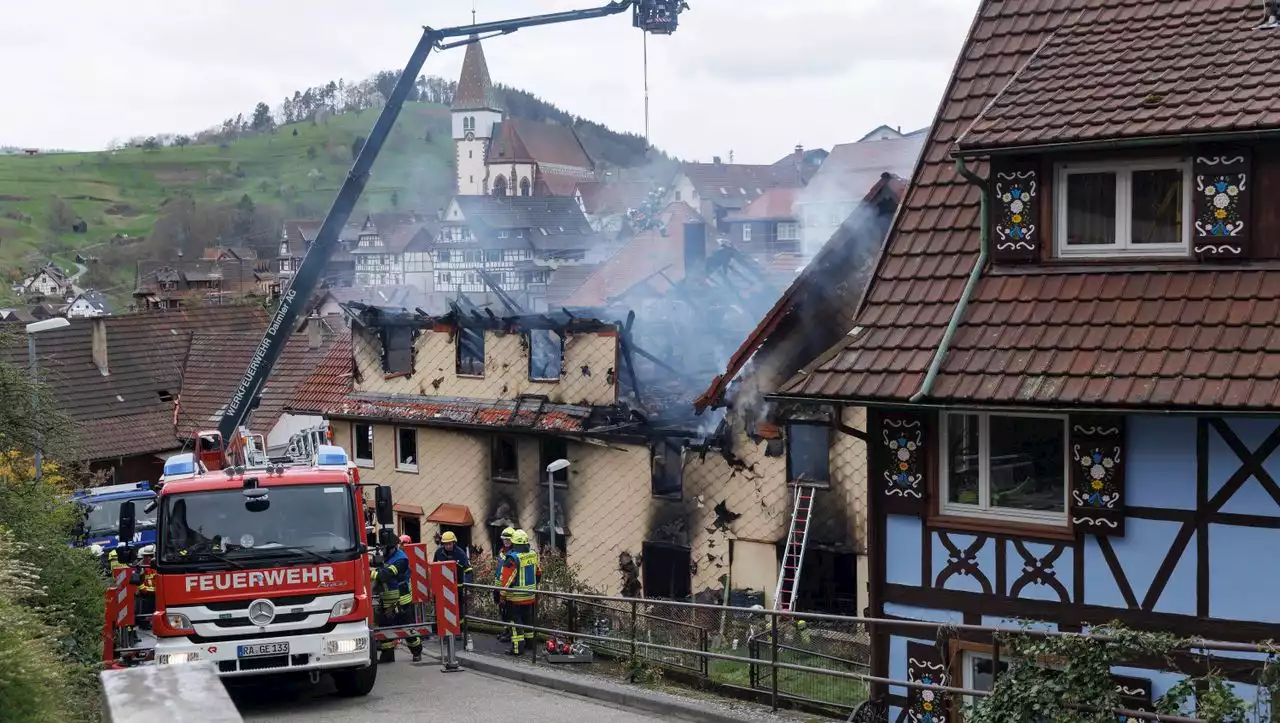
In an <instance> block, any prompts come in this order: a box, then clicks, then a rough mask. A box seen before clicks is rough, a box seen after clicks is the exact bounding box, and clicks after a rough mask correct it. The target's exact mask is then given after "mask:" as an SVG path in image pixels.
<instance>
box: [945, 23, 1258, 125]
mask: <svg viewBox="0 0 1280 723" xmlns="http://www.w3.org/2000/svg"><path fill="white" fill-rule="evenodd" d="M1056 4H1057V5H1064V3H1056ZM1071 5H1072V6H1073V7H1075V8H1078V9H1079V11H1080V12H1079V14H1077V15H1073V16H1069V17H1068V18H1066V21H1065V22H1064V23H1063V24H1062V25H1058V26H1055V27H1053V28H1050V30H1052V31H1053V33H1052V35H1050V36H1048V37H1046V38H1045V40H1044V45H1043V46H1042V47H1041V48H1040V50H1039V51H1038V52H1036V53H1035V54H1034V55H1032V56H1031V57H1030V58H1029V59H1026V61H1025V62H1024V63H1019V65H1020V66H1021V68H1020V69H1019V70H1018V72H1017V75H1016V76H1015V77H1014V79H1013V81H1012V82H1010V83H1009V85H1008V87H1006V88H1004V90H1002V91H1001V92H1000V94H999V95H998V96H996V98H995V99H994V100H993V101H992V102H991V104H990V105H988V106H987V108H986V110H984V111H983V112H982V114H981V115H980V116H979V117H978V118H977V120H976V121H974V123H973V125H972V127H970V129H969V130H968V131H967V132H966V133H965V134H964V135H963V136H961V138H960V141H959V145H960V147H961V148H963V149H967V150H977V149H994V148H1000V147H1006V148H1007V147H1021V146H1036V145H1041V144H1048V143H1054V144H1059V143H1077V142H1088V141H1099V140H1112V139H1118V138H1141V137H1150V136H1169V135H1176V134H1187V135H1192V134H1205V133H1224V132H1232V131H1249V132H1252V131H1256V130H1261V129H1266V128H1272V129H1276V128H1280V90H1277V88H1276V84H1275V82H1274V78H1275V77H1276V74H1277V72H1280V33H1277V31H1276V30H1257V27H1258V25H1259V23H1260V22H1261V18H1262V15H1263V13H1262V6H1261V3H1259V2H1257V1H1256V0H1195V1H1191V0H1176V1H1165V2H1147V1H1146V0H1124V1H1116V0H1111V1H1109V2H1107V1H1104V0H1084V1H1081V0H1077V2H1074V3H1071ZM1001 29H1002V28H1000V27H998V26H997V27H995V28H994V29H993V32H999V31H1000V30H1001ZM1226 88H1230V92H1225V90H1224V89H1226Z"/></svg>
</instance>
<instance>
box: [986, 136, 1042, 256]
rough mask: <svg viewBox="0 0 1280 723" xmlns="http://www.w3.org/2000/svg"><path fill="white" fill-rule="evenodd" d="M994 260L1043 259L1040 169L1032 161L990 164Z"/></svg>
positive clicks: (990, 211) (991, 228)
mask: <svg viewBox="0 0 1280 723" xmlns="http://www.w3.org/2000/svg"><path fill="white" fill-rule="evenodd" d="M990 183H991V197H990V198H989V199H988V203H989V206H990V208H989V210H988V213H989V214H990V216H991V223H990V234H991V235H990V243H991V259H992V261H994V262H995V263H998V264H1026V263H1032V262H1035V261H1039V260H1040V239H1041V236H1042V234H1041V232H1040V168H1039V165H1038V164H1036V163H1034V162H1029V161H1012V160H1008V161H1006V160H1003V159H995V160H992V162H991V181H990Z"/></svg>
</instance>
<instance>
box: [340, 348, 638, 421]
mask: <svg viewBox="0 0 1280 723" xmlns="http://www.w3.org/2000/svg"><path fill="white" fill-rule="evenodd" d="M354 345H355V356H356V363H357V365H358V368H359V370H360V381H359V382H357V383H356V385H355V391H357V392H371V393H376V394H409V395H421V396H440V397H465V398H468V399H514V398H515V397H518V396H520V395H521V394H542V395H546V396H547V397H548V398H549V399H550V400H551V401H552V402H555V403H562V404H579V405H583V406H593V405H607V404H613V403H614V402H615V401H616V385H615V383H614V382H615V381H616V374H614V373H612V372H613V371H614V370H616V369H617V337H616V336H612V335H609V334H591V333H586V334H578V335H575V336H570V337H568V338H567V339H566V340H565V348H564V363H563V371H562V373H561V377H560V382H559V383H554V382H534V381H530V380H529V359H528V356H529V353H528V350H527V348H526V347H525V345H524V339H523V337H522V336H521V335H519V334H500V333H498V332H494V331H486V332H485V375H484V377H483V378H479V377H467V376H460V375H458V373H457V347H456V346H455V345H454V343H453V341H451V340H450V335H449V333H448V332H435V331H423V332H422V333H421V334H420V335H419V336H418V340H417V341H416V342H415V358H414V373H413V375H412V376H408V377H404V376H398V377H392V378H387V376H386V374H384V373H383V371H382V344H381V341H380V340H379V339H378V337H377V335H376V334H373V333H370V332H367V331H360V330H357V331H356V332H355V334H354Z"/></svg>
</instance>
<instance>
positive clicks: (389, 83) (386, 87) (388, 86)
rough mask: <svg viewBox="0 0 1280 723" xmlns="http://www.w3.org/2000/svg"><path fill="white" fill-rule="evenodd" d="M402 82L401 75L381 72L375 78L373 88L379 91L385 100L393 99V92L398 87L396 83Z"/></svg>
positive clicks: (388, 71)
mask: <svg viewBox="0 0 1280 723" xmlns="http://www.w3.org/2000/svg"><path fill="white" fill-rule="evenodd" d="M399 80H400V74H399V73H397V72H395V71H394V70H381V71H378V73H377V74H376V75H374V76H373V87H375V88H377V89H378V92H379V93H381V94H382V97H383V98H390V97H391V90H392V89H393V88H395V87H396V82H397V81H399Z"/></svg>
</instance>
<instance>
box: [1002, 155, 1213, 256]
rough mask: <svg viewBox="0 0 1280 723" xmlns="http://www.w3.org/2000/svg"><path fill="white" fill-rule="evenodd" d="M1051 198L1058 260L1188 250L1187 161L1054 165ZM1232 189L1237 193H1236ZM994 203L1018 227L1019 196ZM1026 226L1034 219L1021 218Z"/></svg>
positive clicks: (1174, 253)
mask: <svg viewBox="0 0 1280 723" xmlns="http://www.w3.org/2000/svg"><path fill="white" fill-rule="evenodd" d="M1055 180H1056V183H1055V188H1056V192H1055V194H1054V196H1055V198H1054V208H1055V214H1054V215H1055V218H1054V234H1053V236H1054V245H1055V251H1056V255H1057V256H1059V257H1115V256H1186V255H1188V254H1189V253H1190V249H1191V224H1190V223H1188V219H1190V218H1191V212H1192V208H1191V204H1192V195H1191V189H1192V187H1193V185H1194V184H1193V181H1192V178H1191V162H1190V160H1189V159H1164V160H1151V161H1142V162H1133V163H1108V164H1095V163H1089V164H1074V163H1072V164H1060V165H1059V166H1058V167H1057V169H1056V179H1055ZM1237 191H1238V189H1237ZM1019 192H1020V189H1017V188H1009V189H1006V191H1005V193H1004V194H1002V196H1001V198H1000V199H999V201H1001V202H1004V203H1006V204H1008V208H1009V210H1010V211H1011V212H1013V213H1014V216H1013V217H1011V218H1010V219H1009V220H1010V222H1011V225H1013V226H1017V225H1021V222H1022V221H1023V219H1020V218H1018V216H1017V209H1018V206H1019V204H1018V203H1017V201H1018V199H1016V198H1012V197H1010V198H1009V199H1006V198H1005V197H1006V196H1011V194H1015V193H1019ZM1026 221H1029V222H1031V223H1034V220H1031V219H1027V220H1026Z"/></svg>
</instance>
